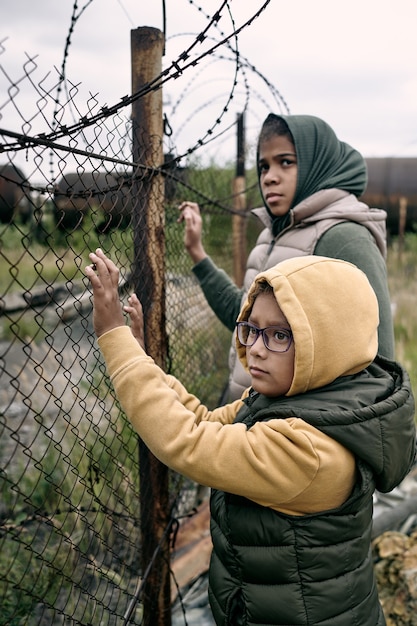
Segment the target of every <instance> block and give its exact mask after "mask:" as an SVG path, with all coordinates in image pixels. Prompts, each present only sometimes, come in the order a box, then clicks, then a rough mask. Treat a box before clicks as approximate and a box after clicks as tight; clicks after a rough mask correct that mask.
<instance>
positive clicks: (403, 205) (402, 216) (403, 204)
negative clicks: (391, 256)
mask: <svg viewBox="0 0 417 626" xmlns="http://www.w3.org/2000/svg"><path fill="white" fill-rule="evenodd" d="M406 222H407V198H406V197H405V196H401V198H400V210H399V220H398V260H399V261H401V258H402V254H403V249H404V236H405V226H406Z"/></svg>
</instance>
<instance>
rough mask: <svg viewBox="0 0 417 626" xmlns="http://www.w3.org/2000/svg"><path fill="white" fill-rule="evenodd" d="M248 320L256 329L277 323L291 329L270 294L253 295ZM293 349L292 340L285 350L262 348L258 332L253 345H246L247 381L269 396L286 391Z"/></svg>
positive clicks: (289, 378)
mask: <svg viewBox="0 0 417 626" xmlns="http://www.w3.org/2000/svg"><path fill="white" fill-rule="evenodd" d="M248 322H249V323H251V324H254V325H255V326H257V327H258V328H266V327H267V326H280V327H281V328H285V329H288V330H291V328H290V325H289V324H288V322H287V319H286V317H285V315H284V314H283V312H282V311H281V309H280V308H279V306H278V304H277V301H276V300H275V296H274V295H273V294H272V293H260V294H259V295H258V296H257V297H256V300H255V302H254V303H253V307H252V311H251V314H250V316H249V319H248ZM294 350H295V349H294V341H293V342H292V343H291V346H290V347H289V349H288V350H287V352H271V350H268V348H266V346H265V344H264V342H263V338H262V335H259V336H258V339H257V340H256V341H255V343H254V344H253V346H247V347H246V359H247V362H248V367H249V373H250V376H251V384H252V387H253V388H254V389H255V391H258V392H259V393H262V394H264V395H265V396H269V397H275V396H283V395H284V394H286V393H287V391H288V390H289V388H290V387H291V383H292V379H293V377H294V355H295V351H294Z"/></svg>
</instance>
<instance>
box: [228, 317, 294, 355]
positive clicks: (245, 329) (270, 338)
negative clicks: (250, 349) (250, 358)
mask: <svg viewBox="0 0 417 626" xmlns="http://www.w3.org/2000/svg"><path fill="white" fill-rule="evenodd" d="M236 328H237V336H238V339H239V341H240V343H241V344H242V345H243V346H253V344H254V343H255V342H256V341H257V339H258V337H259V335H262V339H263V342H264V345H265V348H267V349H268V350H271V352H287V350H289V349H290V346H291V343H292V332H291V331H290V330H289V329H287V328H281V327H280V326H267V327H266V328H258V327H257V326H254V325H253V324H249V322H238V323H237V324H236Z"/></svg>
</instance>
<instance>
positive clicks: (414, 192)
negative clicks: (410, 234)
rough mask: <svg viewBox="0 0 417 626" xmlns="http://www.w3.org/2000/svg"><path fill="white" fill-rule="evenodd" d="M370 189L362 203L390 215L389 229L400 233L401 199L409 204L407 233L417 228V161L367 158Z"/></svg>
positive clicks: (403, 158)
mask: <svg viewBox="0 0 417 626" xmlns="http://www.w3.org/2000/svg"><path fill="white" fill-rule="evenodd" d="M366 165H367V168H368V185H367V189H366V192H365V193H364V194H363V196H362V198H361V199H362V200H363V201H364V202H366V204H368V205H369V206H370V207H378V208H381V209H384V210H385V211H387V214H388V218H387V227H388V230H389V231H390V232H391V233H392V234H397V233H398V231H399V219H400V202H401V198H406V200H407V215H406V221H405V228H406V230H411V229H413V227H414V229H416V228H417V158H413V157H392V158H391V157H381V158H377V157H375V158H367V159H366Z"/></svg>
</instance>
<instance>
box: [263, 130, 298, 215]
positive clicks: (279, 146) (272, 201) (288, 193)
mask: <svg viewBox="0 0 417 626" xmlns="http://www.w3.org/2000/svg"><path fill="white" fill-rule="evenodd" d="M258 167H259V172H260V175H259V182H260V186H261V191H262V195H263V197H264V199H265V202H266V203H267V205H268V208H269V210H270V211H271V213H272V215H275V216H277V217H281V216H283V215H285V214H286V213H288V211H289V210H290V208H291V205H292V202H293V200H294V196H295V190H296V187H297V155H296V153H295V148H294V145H293V144H292V143H291V141H290V140H289V139H288V137H285V136H280V135H274V136H272V137H271V138H270V139H266V140H264V141H263V142H262V143H261V144H260V146H259V164H258Z"/></svg>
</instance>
